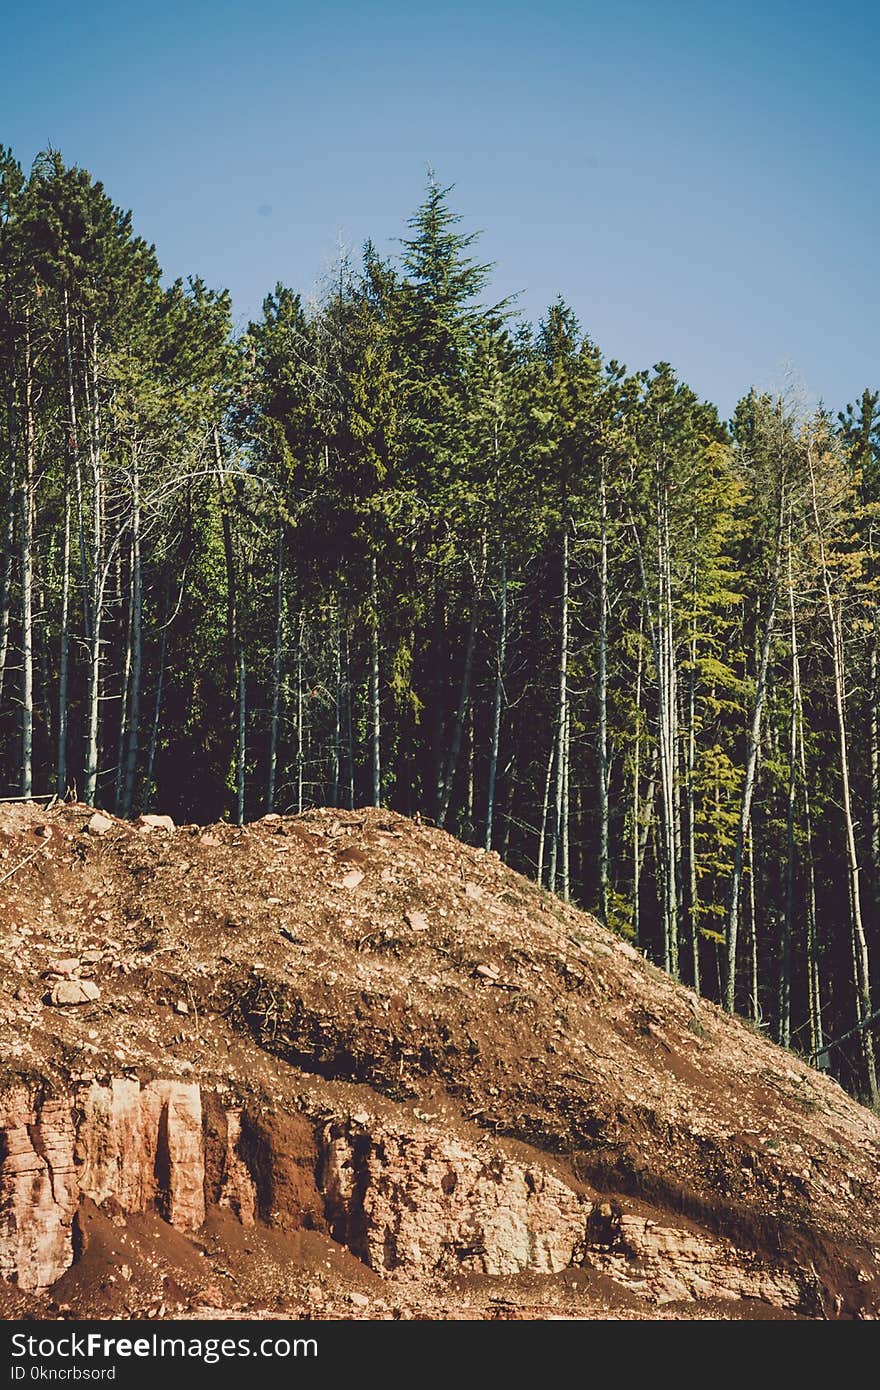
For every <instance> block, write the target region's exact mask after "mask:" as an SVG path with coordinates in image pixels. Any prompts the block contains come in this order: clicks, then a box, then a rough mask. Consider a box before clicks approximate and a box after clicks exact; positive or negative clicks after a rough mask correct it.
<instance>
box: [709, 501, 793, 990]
mask: <svg viewBox="0 0 880 1390" xmlns="http://www.w3.org/2000/svg"><path fill="white" fill-rule="evenodd" d="M785 494H786V487H785V485H784V482H782V481H780V486H779V502H778V506H777V514H776V534H775V536H774V541H773V548H774V555H773V571H772V576H771V580H770V592H769V595H768V599H767V611H766V615H765V619H764V632H763V638H762V642H761V652H760V656H759V658H758V672H757V681H756V684H755V702H754V705H753V706H752V717H751V720H750V722H749V728H748V730H747V734H746V764H745V774H744V777H743V791H742V800H741V802H740V811H739V821H738V823H737V829H736V844H735V846H734V852H733V871H732V873H731V876H730V894H729V897H728V904H727V920H726V923H725V938H726V946H727V949H726V961H727V974H726V977H725V981H724V1007H725V1009H727V1011H728V1013H733V1011H734V1008H735V1005H736V954H737V936H738V931H739V898H740V889H741V886H742V875H743V857H744V854H745V843H746V837H747V834H748V829H749V821H750V818H751V814H752V797H753V795H754V791H755V774H756V772H757V767H758V749H759V748H760V744H761V722H762V719H763V716H764V702H765V699H766V695H767V676H768V671H769V669H770V651H771V648H772V645H773V634H774V631H775V625H776V607H777V600H778V595H779V576H780V569H781V565H782V532H783V519H784V516H785V505H786V497H785Z"/></svg>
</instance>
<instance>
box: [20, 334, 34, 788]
mask: <svg viewBox="0 0 880 1390" xmlns="http://www.w3.org/2000/svg"><path fill="white" fill-rule="evenodd" d="M22 388H23V391H22V394H23V398H24V469H23V471H22V479H21V497H20V505H21V518H20V522H19V540H20V542H21V558H20V568H21V662H22V675H21V794H22V796H23V797H25V798H28V797H30V796H31V794H32V792H33V755H34V621H33V589H34V450H35V447H36V441H35V439H34V408H33V366H32V358H31V336H30V314H29V312H27V311H26V313H25V340H24V379H23V381H22Z"/></svg>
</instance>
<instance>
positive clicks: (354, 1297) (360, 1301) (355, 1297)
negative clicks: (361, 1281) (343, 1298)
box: [348, 1293, 370, 1308]
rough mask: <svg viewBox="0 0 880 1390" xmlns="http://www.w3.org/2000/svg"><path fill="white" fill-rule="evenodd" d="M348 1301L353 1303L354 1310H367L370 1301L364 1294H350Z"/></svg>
mask: <svg viewBox="0 0 880 1390" xmlns="http://www.w3.org/2000/svg"><path fill="white" fill-rule="evenodd" d="M348 1301H349V1303H353V1304H354V1306H355V1307H356V1308H369V1306H370V1300H369V1299H368V1298H367V1295H366V1294H365V1293H350V1294H349V1295H348Z"/></svg>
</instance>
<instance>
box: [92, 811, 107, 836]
mask: <svg viewBox="0 0 880 1390" xmlns="http://www.w3.org/2000/svg"><path fill="white" fill-rule="evenodd" d="M112 829H113V822H112V820H111V819H110V817H109V816H102V815H101V812H100V811H95V813H94V815H92V816H90V817H89V823H88V825H87V826H86V830H87V831H88V832H89V834H90V835H106V834H107V831H108V830H112Z"/></svg>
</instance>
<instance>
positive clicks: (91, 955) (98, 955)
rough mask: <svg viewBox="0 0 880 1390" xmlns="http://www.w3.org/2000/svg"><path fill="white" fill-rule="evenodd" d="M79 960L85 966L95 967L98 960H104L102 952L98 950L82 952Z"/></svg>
mask: <svg viewBox="0 0 880 1390" xmlns="http://www.w3.org/2000/svg"><path fill="white" fill-rule="evenodd" d="M80 959H81V960H82V961H83V963H84V964H85V965H97V963H98V961H99V960H103V959H104V952H103V951H99V950H97V949H96V950H88V951H83V953H82V956H81V957H80Z"/></svg>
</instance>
